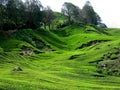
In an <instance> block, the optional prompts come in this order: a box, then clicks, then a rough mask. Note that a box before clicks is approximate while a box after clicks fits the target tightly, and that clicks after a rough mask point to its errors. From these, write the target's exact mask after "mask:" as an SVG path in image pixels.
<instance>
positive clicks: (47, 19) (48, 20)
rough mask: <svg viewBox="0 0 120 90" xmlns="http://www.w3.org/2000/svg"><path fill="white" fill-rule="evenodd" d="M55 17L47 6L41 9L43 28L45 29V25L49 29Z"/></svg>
mask: <svg viewBox="0 0 120 90" xmlns="http://www.w3.org/2000/svg"><path fill="white" fill-rule="evenodd" d="M55 18H56V17H55V15H54V12H53V11H52V10H51V8H50V7H49V6H47V7H46V8H44V10H43V24H44V27H45V29H46V26H48V27H49V30H50V29H51V28H50V26H51V24H52V23H53V22H54V20H55Z"/></svg>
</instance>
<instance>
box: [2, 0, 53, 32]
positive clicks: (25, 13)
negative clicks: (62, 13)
mask: <svg viewBox="0 0 120 90" xmlns="http://www.w3.org/2000/svg"><path fill="white" fill-rule="evenodd" d="M54 19H55V15H54V12H53V11H52V10H51V9H50V7H46V8H44V7H43V6H42V4H41V2H40V1H39V0H24V2H23V1H22V0H0V30H13V29H21V28H32V29H36V28H38V27H40V26H41V25H42V26H44V27H46V26H49V28H50V24H51V23H52V22H53V21H54Z"/></svg>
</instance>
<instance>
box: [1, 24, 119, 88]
mask: <svg viewBox="0 0 120 90" xmlns="http://www.w3.org/2000/svg"><path fill="white" fill-rule="evenodd" d="M72 27H73V28H72ZM75 27H76V28H75ZM87 28H89V29H91V28H92V27H90V26H88V27H87ZM92 29H93V28H92ZM71 30H73V31H71ZM83 30H84V28H80V27H78V26H70V27H66V28H64V30H63V32H66V34H68V35H65V36H61V35H59V32H57V34H55V33H52V32H48V31H39V30H38V31H32V30H27V31H28V33H27V32H26V31H25V32H26V34H25V33H24V34H25V35H26V36H25V35H24V36H25V37H22V34H21V33H23V32H21V31H19V32H17V33H18V34H16V35H17V36H15V37H17V39H16V38H15V37H12V38H9V39H7V40H3V41H0V46H1V48H0V90H44V89H45V90H119V89H120V87H119V84H120V77H119V76H117V77H116V76H110V75H104V74H100V73H98V72H97V71H98V68H97V65H96V63H92V62H95V61H97V60H99V59H100V58H101V57H102V56H103V55H104V54H106V53H108V52H109V51H111V52H112V51H113V50H114V48H120V40H119V35H118V33H120V30H119V29H108V30H107V33H110V34H111V35H105V34H102V33H99V32H95V31H96V29H95V28H94V29H93V30H94V31H93V32H92V31H91V32H89V33H88V32H87V33H86V32H84V31H83ZM114 30H115V31H114ZM63 32H62V31H60V33H63ZM113 33H114V34H113ZM20 34H21V36H18V35H20ZM34 38H36V39H37V40H41V41H43V42H44V43H45V44H46V45H49V46H50V47H51V48H52V49H53V50H55V51H52V52H45V53H41V54H33V55H32V56H22V55H19V53H20V52H21V51H20V50H21V47H22V45H26V46H28V47H32V48H33V49H37V48H36V47H35V45H34V44H33V40H34ZM28 40H29V42H26V41H28ZM94 40H109V41H107V42H102V43H97V44H94V45H92V46H89V47H85V48H83V49H77V48H78V47H80V46H81V45H82V44H86V43H88V42H90V41H94ZM16 44H17V46H16ZM16 49H18V50H16ZM3 51H4V52H3ZM18 52H19V53H18ZM74 55H76V57H74V58H73V59H69V58H70V57H71V56H74ZM16 66H19V67H21V68H22V69H23V71H16V72H14V71H12V69H13V68H14V67H16Z"/></svg>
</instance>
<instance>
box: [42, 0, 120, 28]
mask: <svg viewBox="0 0 120 90" xmlns="http://www.w3.org/2000/svg"><path fill="white" fill-rule="evenodd" d="M40 1H41V3H42V5H43V6H50V7H51V9H52V10H53V11H59V12H60V11H61V7H62V5H63V3H64V2H71V3H73V4H75V5H77V6H79V7H80V8H82V7H83V5H84V4H85V2H86V1H87V0H40ZM89 1H90V2H91V4H92V6H93V8H94V10H95V11H96V12H97V13H98V14H99V16H100V17H101V18H102V21H103V23H105V24H106V25H107V26H108V27H116V28H120V0H89Z"/></svg>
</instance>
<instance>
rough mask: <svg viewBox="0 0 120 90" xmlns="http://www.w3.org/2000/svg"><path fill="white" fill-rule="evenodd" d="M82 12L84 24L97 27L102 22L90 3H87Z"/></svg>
mask: <svg viewBox="0 0 120 90" xmlns="http://www.w3.org/2000/svg"><path fill="white" fill-rule="evenodd" d="M82 11H83V14H84V22H86V23H90V24H94V25H97V24H98V23H99V22H100V21H101V19H100V16H99V15H98V14H97V13H96V12H95V11H94V9H93V7H92V5H91V3H90V2H89V1H86V3H85V5H84V7H83V9H82Z"/></svg>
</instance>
